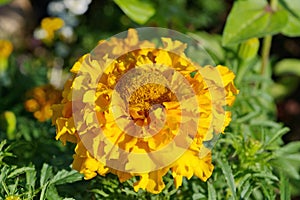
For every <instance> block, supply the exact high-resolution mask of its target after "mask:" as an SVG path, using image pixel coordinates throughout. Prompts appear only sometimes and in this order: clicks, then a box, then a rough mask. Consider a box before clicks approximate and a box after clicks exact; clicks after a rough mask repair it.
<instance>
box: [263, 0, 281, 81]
mask: <svg viewBox="0 0 300 200" xmlns="http://www.w3.org/2000/svg"><path fill="white" fill-rule="evenodd" d="M270 5H271V8H272V12H276V10H277V5H278V0H270ZM271 43H272V35H267V36H265V37H264V39H263V46H262V55H261V57H262V63H261V71H260V72H261V74H262V75H263V74H264V73H265V71H266V68H267V66H268V64H269V57H270V50H271Z"/></svg>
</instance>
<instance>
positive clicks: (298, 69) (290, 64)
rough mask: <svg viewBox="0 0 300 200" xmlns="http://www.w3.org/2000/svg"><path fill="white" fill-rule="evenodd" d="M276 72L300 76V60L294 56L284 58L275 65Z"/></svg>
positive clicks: (277, 73) (276, 73)
mask: <svg viewBox="0 0 300 200" xmlns="http://www.w3.org/2000/svg"><path fill="white" fill-rule="evenodd" d="M299 30H300V27H299ZM274 73H275V75H277V76H279V75H283V74H292V75H295V76H300V60H299V59H292V58H286V59H283V60H281V61H279V62H278V63H277V64H276V65H275V67H274Z"/></svg>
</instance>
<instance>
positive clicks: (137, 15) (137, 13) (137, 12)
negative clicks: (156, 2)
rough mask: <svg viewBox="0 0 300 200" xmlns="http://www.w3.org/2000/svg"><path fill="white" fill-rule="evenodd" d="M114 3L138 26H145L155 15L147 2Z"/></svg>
mask: <svg viewBox="0 0 300 200" xmlns="http://www.w3.org/2000/svg"><path fill="white" fill-rule="evenodd" d="M114 2H115V3H116V4H117V5H118V6H119V7H120V8H121V9H122V10H123V12H124V13H125V14H126V15H127V16H128V17H129V18H130V19H132V20H133V21H135V22H136V23H138V24H145V23H146V22H147V21H148V20H149V19H150V18H151V17H152V16H153V15H154V14H155V8H154V7H153V5H152V4H151V3H150V2H149V1H141V0H114Z"/></svg>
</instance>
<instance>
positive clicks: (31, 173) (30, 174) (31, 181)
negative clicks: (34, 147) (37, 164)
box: [26, 167, 36, 197]
mask: <svg viewBox="0 0 300 200" xmlns="http://www.w3.org/2000/svg"><path fill="white" fill-rule="evenodd" d="M32 168H33V169H34V167H32ZM35 182H36V171H35V169H34V170H27V171H26V187H27V188H28V194H29V195H30V196H32V197H33V196H34V190H35Z"/></svg>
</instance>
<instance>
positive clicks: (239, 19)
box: [222, 0, 288, 46]
mask: <svg viewBox="0 0 300 200" xmlns="http://www.w3.org/2000/svg"><path fill="white" fill-rule="evenodd" d="M287 21H288V14H287V12H286V11H285V10H284V9H278V10H276V11H272V10H271V8H270V6H269V5H268V2H267V1H266V0H245V1H236V2H235V3H234V5H233V8H232V10H231V11H230V14H229V16H228V18H227V21H226V25H225V29H224V33H223V38H222V43H223V45H225V46H226V45H229V44H235V43H240V42H242V41H245V40H247V39H250V38H253V37H264V36H266V35H269V34H276V33H279V32H280V31H281V30H282V29H283V28H284V27H285V26H286V24H287Z"/></svg>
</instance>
